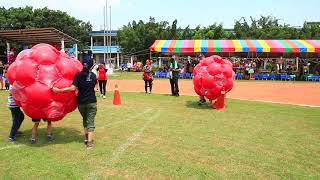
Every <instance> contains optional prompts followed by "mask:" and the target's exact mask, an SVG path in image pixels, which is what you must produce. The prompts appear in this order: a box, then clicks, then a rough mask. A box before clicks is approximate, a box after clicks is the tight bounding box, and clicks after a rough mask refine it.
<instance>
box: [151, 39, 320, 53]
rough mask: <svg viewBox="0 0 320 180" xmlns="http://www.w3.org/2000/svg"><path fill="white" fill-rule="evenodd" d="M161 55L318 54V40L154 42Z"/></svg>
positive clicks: (154, 48)
mask: <svg viewBox="0 0 320 180" xmlns="http://www.w3.org/2000/svg"><path fill="white" fill-rule="evenodd" d="M150 51H151V52H161V53H234V52H239V53H241V52H267V53H320V40H156V41H155V42H154V43H153V45H152V46H151V47H150Z"/></svg>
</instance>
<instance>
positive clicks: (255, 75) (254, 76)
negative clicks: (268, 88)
mask: <svg viewBox="0 0 320 180" xmlns="http://www.w3.org/2000/svg"><path fill="white" fill-rule="evenodd" d="M253 78H254V79H255V80H259V79H260V78H261V77H260V74H254V75H253Z"/></svg>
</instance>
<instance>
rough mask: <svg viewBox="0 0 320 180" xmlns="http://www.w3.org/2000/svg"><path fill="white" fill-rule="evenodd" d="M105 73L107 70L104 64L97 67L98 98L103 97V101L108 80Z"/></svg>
mask: <svg viewBox="0 0 320 180" xmlns="http://www.w3.org/2000/svg"><path fill="white" fill-rule="evenodd" d="M107 71H108V69H106V68H105V66H104V64H100V65H99V67H98V68H97V74H98V82H99V89H100V97H103V99H105V98H106V86H107V80H108V78H107Z"/></svg>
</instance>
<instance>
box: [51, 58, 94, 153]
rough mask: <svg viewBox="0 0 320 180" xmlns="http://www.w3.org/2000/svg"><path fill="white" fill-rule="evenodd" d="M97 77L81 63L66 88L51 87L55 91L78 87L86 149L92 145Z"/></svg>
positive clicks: (67, 90) (65, 90) (70, 89)
mask: <svg viewBox="0 0 320 180" xmlns="http://www.w3.org/2000/svg"><path fill="white" fill-rule="evenodd" d="M96 83H97V77H96V75H95V74H94V73H92V72H90V71H89V67H88V65H87V64H84V65H83V70H82V71H81V72H79V73H78V74H77V75H76V76H75V77H74V80H73V83H72V85H71V86H70V87H68V88H63V89H58V88H55V87H54V88H52V90H53V91H54V92H55V93H62V92H70V91H75V90H76V89H78V97H77V102H78V109H79V112H80V114H81V116H82V118H83V128H84V134H85V141H84V142H85V144H86V146H87V148H88V149H91V148H92V147H93V140H92V138H93V132H94V129H95V127H94V118H95V116H96V113H97V98H96V95H95V90H94V88H95V85H96Z"/></svg>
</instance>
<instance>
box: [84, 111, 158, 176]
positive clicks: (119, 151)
mask: <svg viewBox="0 0 320 180" xmlns="http://www.w3.org/2000/svg"><path fill="white" fill-rule="evenodd" d="M160 114H161V113H160V111H159V110H158V111H157V113H156V114H154V115H153V116H152V117H151V118H149V119H148V120H147V121H146V122H145V123H144V125H143V126H142V127H141V128H140V129H139V130H138V131H136V132H135V133H133V134H132V136H131V137H130V138H128V139H127V140H126V141H125V142H124V143H122V144H120V145H119V146H118V147H117V148H116V150H115V151H114V152H113V154H112V156H111V158H110V160H108V161H107V163H106V167H102V168H100V169H99V170H97V171H95V172H93V173H90V174H89V175H88V177H87V179H90V180H91V179H97V176H98V175H100V174H101V173H102V172H103V170H104V169H106V168H107V167H112V165H113V164H114V163H115V162H116V161H117V160H118V159H119V157H120V156H121V155H122V154H123V153H124V152H125V151H126V150H127V149H128V147H129V146H131V145H132V144H133V143H134V142H135V141H137V140H138V139H139V138H140V136H141V135H142V133H143V132H144V131H145V129H146V128H148V127H149V126H150V124H151V123H153V122H154V121H155V119H156V118H158V117H159V116H160Z"/></svg>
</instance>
